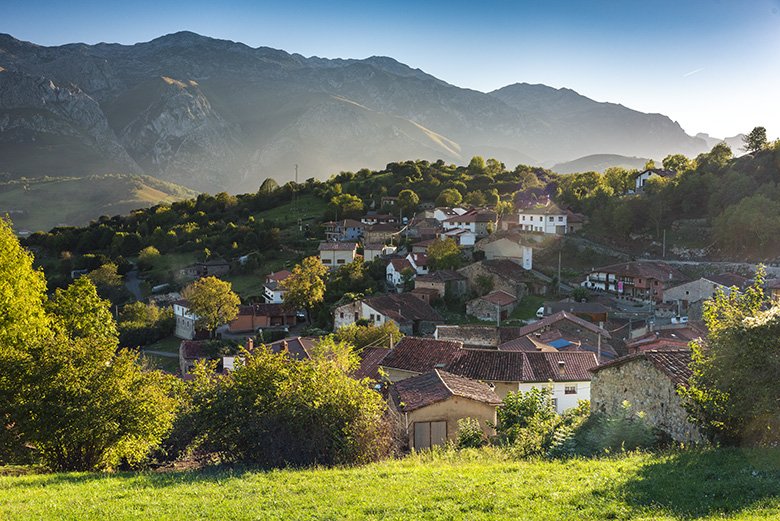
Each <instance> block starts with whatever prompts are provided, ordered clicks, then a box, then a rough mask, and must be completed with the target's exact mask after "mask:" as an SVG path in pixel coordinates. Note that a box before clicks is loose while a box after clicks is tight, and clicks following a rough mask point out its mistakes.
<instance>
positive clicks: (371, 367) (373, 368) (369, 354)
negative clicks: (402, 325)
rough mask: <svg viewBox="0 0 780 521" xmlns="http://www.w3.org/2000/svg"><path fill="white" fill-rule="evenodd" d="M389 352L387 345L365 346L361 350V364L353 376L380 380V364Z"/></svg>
mask: <svg viewBox="0 0 780 521" xmlns="http://www.w3.org/2000/svg"><path fill="white" fill-rule="evenodd" d="M389 353H390V350H389V349H387V348H386V347H364V348H363V350H362V351H361V352H360V365H359V366H358V368H357V369H356V370H355V372H354V373H352V376H353V378H357V379H362V378H370V379H371V380H379V366H380V365H381V364H382V360H384V359H385V357H386V356H387V355H388V354H389Z"/></svg>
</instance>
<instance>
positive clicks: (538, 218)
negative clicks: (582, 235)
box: [517, 199, 570, 235]
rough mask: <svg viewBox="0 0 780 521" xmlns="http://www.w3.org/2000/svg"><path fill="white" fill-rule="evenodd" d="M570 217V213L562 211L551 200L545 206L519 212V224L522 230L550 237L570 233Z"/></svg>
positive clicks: (536, 206)
mask: <svg viewBox="0 0 780 521" xmlns="http://www.w3.org/2000/svg"><path fill="white" fill-rule="evenodd" d="M568 217H569V216H568V212H566V211H565V210H562V209H561V208H560V207H559V206H558V205H557V204H555V203H553V202H552V201H550V200H549V199H547V201H546V202H545V203H543V204H538V205H534V206H529V207H527V208H521V209H520V210H518V211H517V223H518V224H519V225H520V229H521V230H524V231H529V232H541V233H546V234H550V235H563V234H565V233H568V232H569V231H570V230H569V227H568Z"/></svg>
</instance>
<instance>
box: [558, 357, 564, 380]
mask: <svg viewBox="0 0 780 521" xmlns="http://www.w3.org/2000/svg"><path fill="white" fill-rule="evenodd" d="M558 374H559V375H561V376H563V375H564V374H566V362H564V361H563V360H558Z"/></svg>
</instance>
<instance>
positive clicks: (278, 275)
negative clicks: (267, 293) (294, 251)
mask: <svg viewBox="0 0 780 521" xmlns="http://www.w3.org/2000/svg"><path fill="white" fill-rule="evenodd" d="M290 275H292V273H291V272H290V271H288V270H280V271H275V272H273V273H269V274H268V275H266V277H265V280H266V281H269V282H270V281H273V282H281V281H283V280H284V279H286V278H287V277H289V276H290Z"/></svg>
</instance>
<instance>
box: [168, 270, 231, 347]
mask: <svg viewBox="0 0 780 521" xmlns="http://www.w3.org/2000/svg"><path fill="white" fill-rule="evenodd" d="M182 297H183V298H185V299H186V300H187V301H188V302H189V308H190V311H192V313H193V314H195V315H197V317H198V325H199V326H200V327H203V328H205V329H207V330H209V331H210V332H211V335H212V336H213V335H214V332H215V331H216V329H217V328H218V327H219V326H221V325H222V324H226V323H228V322H230V321H231V320H233V319H234V318H236V316H238V305H239V304H240V303H241V299H239V298H238V295H236V294H235V293H234V292H233V289H232V286H231V284H230V283H229V282H225V281H224V280H220V279H218V278H217V277H203V278H201V279H198V280H196V281H195V282H193V283H192V284H190V285H189V286H187V287H186V288H184V291H183V292H182Z"/></svg>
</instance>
